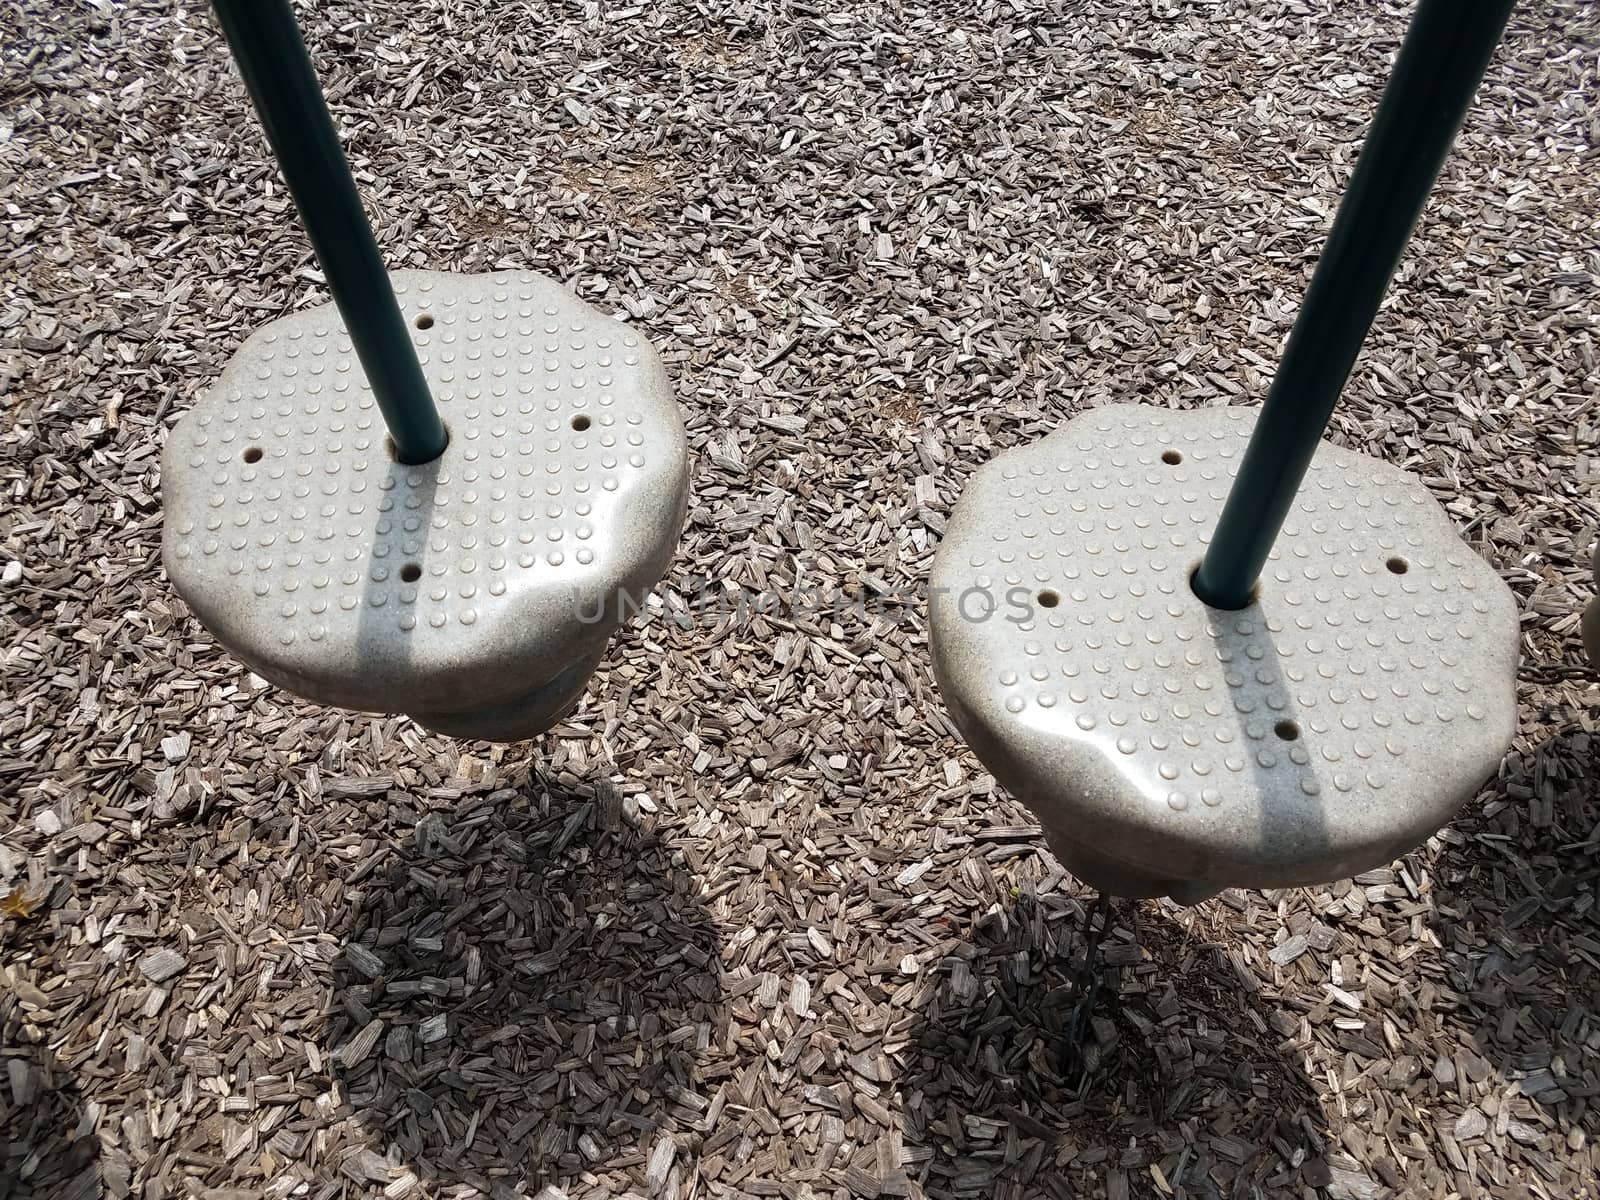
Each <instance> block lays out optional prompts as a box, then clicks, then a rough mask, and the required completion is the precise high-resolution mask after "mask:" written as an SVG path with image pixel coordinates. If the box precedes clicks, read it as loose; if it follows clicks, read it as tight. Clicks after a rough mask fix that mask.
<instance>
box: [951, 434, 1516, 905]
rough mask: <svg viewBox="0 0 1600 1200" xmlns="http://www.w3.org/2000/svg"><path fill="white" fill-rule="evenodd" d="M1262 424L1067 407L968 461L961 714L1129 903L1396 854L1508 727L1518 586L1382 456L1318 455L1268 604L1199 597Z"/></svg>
mask: <svg viewBox="0 0 1600 1200" xmlns="http://www.w3.org/2000/svg"><path fill="white" fill-rule="evenodd" d="M1254 415H1255V414H1254V410H1241V409H1206V410H1203V411H1198V412H1169V411H1166V410H1162V409H1156V408H1144V407H1135V406H1116V407H1110V408H1102V409H1098V410H1096V411H1094V412H1091V413H1088V414H1086V415H1084V416H1081V417H1078V418H1076V419H1075V420H1073V421H1071V422H1069V423H1068V424H1067V425H1065V426H1063V427H1062V428H1061V429H1059V430H1057V431H1056V432H1055V433H1053V434H1051V435H1050V436H1049V437H1046V438H1043V439H1041V440H1040V441H1038V442H1035V443H1034V444H1032V445H1030V446H1027V447H1024V448H1021V449H1017V450H1011V451H1008V452H1007V453H1005V454H1003V455H1001V456H1000V457H998V458H997V459H995V460H994V461H992V462H990V463H988V464H986V465H985V466H983V467H982V468H980V469H979V470H978V471H977V472H976V473H975V474H974V476H973V478H972V480H971V482H970V483H969V484H968V485H967V488H966V492H965V494H964V495H963V496H962V497H961V501H960V503H959V504H958V505H957V506H956V509H955V512H954V514H953V515H952V517H951V520H950V523H949V527H948V529H947V531H946V534H945V538H944V542H943V544H942V545H941V546H940V548H939V552H938V555H937V557H936V559H935V561H934V566H933V573H932V580H931V584H932V600H931V609H932V612H931V618H932V625H931V640H932V647H933V657H934V666H935V670H936V674H937V676H938V680H939V685H940V689H941V691H942V694H943V696H944V699H945V702H946V704H947V705H948V707H949V709H950V712H951V714H952V716H953V717H954V719H955V722H956V725H957V726H958V727H959V729H960V730H961V732H962V734H963V736H965V737H966V739H967V741H968V742H969V743H970V744H971V746H972V748H973V750H974V751H975V752H976V753H977V755H978V757H979V758H980V759H982V760H983V763H984V765H985V766H986V767H988V768H989V770H990V771H992V772H993V773H994V775H995V777H996V778H997V779H998V780H999V781H1000V782H1001V783H1002V784H1004V785H1005V787H1006V788H1008V789H1009V790H1010V791H1011V792H1012V793H1013V794H1015V795H1016V796H1017V797H1018V798H1020V799H1021V800H1022V801H1023V803H1025V804H1026V805H1027V806H1028V807H1029V808H1030V809H1031V810H1032V811H1033V812H1034V813H1035V814H1036V815H1037V816H1038V818H1039V820H1040V822H1041V824H1042V825H1043V826H1044V829H1045V832H1046V836H1047V838H1048V841H1049V843H1050V845H1051V848H1052V849H1053V850H1054V851H1055V852H1056V854H1057V856H1058V857H1059V858H1060V859H1061V861H1062V863H1063V865H1065V866H1066V867H1067V868H1068V869H1069V870H1071V871H1072V872H1073V873H1074V874H1076V875H1078V876H1079V877H1080V878H1082V879H1084V880H1085V881H1086V882H1088V883H1090V884H1093V885H1095V886H1097V887H1099V888H1101V889H1102V890H1105V891H1108V892H1111V893H1114V894H1118V895H1124V896H1149V895H1164V894H1170V895H1173V896H1174V897H1175V898H1177V899H1180V900H1195V899H1199V898H1202V897H1204V896H1206V895H1209V894H1212V893H1214V892H1216V891H1218V890H1220V889H1221V888H1224V887H1229V886H1243V887H1278V886H1289V885H1294V884H1304V883H1313V882H1321V881H1327V880H1332V879H1338V878H1342V877H1344V876H1347V875H1350V874H1353V873H1356V872H1359V871H1362V870H1366V869H1369V868H1371V867H1373V866H1376V865H1379V864H1382V863H1386V862H1389V861H1390V860H1392V859H1393V858H1394V857H1395V856H1397V855H1399V854H1401V853H1404V852H1405V851H1407V850H1409V849H1411V848H1412V847H1414V846H1416V845H1418V844H1419V843H1421V842H1422V841H1424V840H1425V839H1426V838H1427V837H1428V836H1429V835H1430V834H1432V833H1434V832H1435V831H1436V830H1437V829H1438V828H1439V827H1440V826H1441V825H1443V824H1445V823H1446V822H1447V821H1448V820H1449V819H1450V818H1451V816H1452V815H1453V814H1454V813H1455V811H1456V810H1457V808H1458V807H1459V806H1460V805H1461V804H1462V803H1463V802H1464V801H1465V800H1467V799H1468V798H1469V797H1470V796H1471V795H1472V794H1473V793H1474V791H1475V790H1476V789H1477V788H1478V787H1479V785H1480V784H1481V783H1482V782H1483V781H1484V779H1486V778H1487V777H1488V776H1489V775H1491V774H1492V773H1493V772H1494V771H1495V769H1496V767H1497V766H1498V764H1499V762H1500V759H1501V757H1502V755H1503V754H1504V753H1505V750H1506V748H1507V746H1508V745H1509V743H1510V740H1511V735H1512V732H1513V729H1514V726H1515V703H1516V688H1515V679H1516V666H1517V641H1518V636H1517V612H1516V606H1515V604H1514V602H1513V600H1512V597H1511V593H1510V591H1509V589H1507V588H1506V586H1505V584H1504V583H1502V582H1501V580H1500V579H1499V577H1498V576H1497V575H1496V574H1495V573H1494V572H1493V571H1492V570H1490V569H1489V567H1488V566H1487V565H1485V564H1484V563H1483V561H1482V560H1481V559H1479V558H1478V557H1477V555H1476V554H1474V553H1473V552H1472V550H1471V549H1470V548H1469V547H1467V546H1466V545H1465V544H1464V543H1463V542H1462V541H1461V539H1460V538H1459V537H1458V536H1457V535H1456V532H1455V529H1454V526H1453V525H1452V524H1451V522H1450V520H1449V518H1448V517H1447V516H1446V515H1445V513H1444V511H1443V510H1442V509H1441V508H1440V507H1439V505H1438V504H1437V503H1435V502H1434V500H1433V499H1432V497H1430V496H1429V495H1428V493H1427V491H1426V490H1425V489H1424V488H1423V487H1422V486H1421V485H1420V484H1418V483H1417V482H1415V481H1414V480H1412V479H1411V478H1410V477H1408V476H1407V475H1405V474H1404V473H1403V472H1401V471H1398V470H1396V469H1395V468H1393V467H1390V466H1388V465H1387V464H1385V463H1382V462H1379V461H1377V460H1375V459H1371V458H1367V457H1365V456H1363V455H1359V454H1354V453H1351V452H1349V451H1346V450H1341V449H1339V448H1337V447H1335V446H1331V445H1327V444H1323V445H1322V446H1321V447H1320V448H1319V450H1318V451H1317V455H1316V458H1315V460H1314V461H1313V463H1312V466H1311V469H1310V472H1309V473H1308V474H1307V476H1306V480H1305V483H1304V485H1303V486H1302V488H1301V491H1300V494H1299V496H1298V497H1297V499H1296V502H1295V504H1294V507H1293V509H1292V510H1291V512H1290V514H1289V517H1288V519H1287V522H1286V523H1285V526H1284V529H1283V532H1282V534H1281V536H1280V537H1279V538H1278V541H1277V545H1276V546H1275V547H1274V549H1273V551H1272V555H1271V558H1270V560H1269V561H1268V564H1267V566H1266V569H1265V571H1264V572H1263V575H1262V581H1261V587H1260V593H1259V597H1258V599H1257V601H1256V602H1255V603H1253V604H1252V605H1250V606H1249V607H1248V608H1245V609H1242V610H1240V611H1237V612H1227V611H1222V610H1215V609H1209V608H1207V607H1206V606H1205V605H1204V604H1202V603H1201V602H1200V601H1199V600H1198V599H1197V598H1196V597H1195V595H1194V593H1193V592H1192V591H1191V589H1190V585H1189V579H1190V576H1191V575H1192V574H1193V572H1194V570H1195V568H1196V567H1197V566H1198V565H1199V563H1200V559H1201V556H1202V555H1203V553H1204V551H1205V547H1206V544H1207V542H1208V541H1209V539H1210V536H1211V531H1212V530H1213V529H1214V528H1215V527H1216V522H1217V516H1218V513H1219V512H1220V511H1221V507H1222V501H1223V499H1224V497H1225V496H1226V495H1227V491H1228V487H1229V484H1230V483H1231V482H1232V479H1233V476H1234V473H1235V471H1236V469H1237V467H1238V463H1239V458H1240V455H1241V454H1242V453H1243V451H1244V448H1245V444H1246V442H1247V440H1248V438H1249V435H1250V430H1251V426H1252V418H1253V417H1254ZM986 611H987V612H988V613H989V615H988V616H987V619H979V617H980V616H981V614H982V613H984V612H986Z"/></svg>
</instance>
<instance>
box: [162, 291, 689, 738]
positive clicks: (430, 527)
mask: <svg viewBox="0 0 1600 1200" xmlns="http://www.w3.org/2000/svg"><path fill="white" fill-rule="evenodd" d="M392 281H393V284H394V289H395V294H396V296H397V298H398V299H399V302H400V306H401V309H402V311H403V312H404V314H405V318H406V320H407V322H408V323H409V324H410V325H411V326H412V327H413V330H414V337H415V343H416V347H417V355H418V359H419V361H420V363H421V365H422V369H423V373H424V374H425V376H426V377H427V380H428V385H429V390H430V391H431V393H432V395H433V397H434V400H435V402H436V403H437V405H438V408H439V413H440V416H441V417H442V418H443V420H444V423H445V426H446V429H447V430H448V432H449V435H450V442H449V445H448V446H447V447H446V449H445V451H444V453H443V454H442V455H441V456H440V457H439V458H437V459H435V460H434V461H432V462H429V463H422V464H419V465H415V466H407V465H404V464H402V463H399V462H397V461H395V459H394V457H393V454H392V450H391V448H390V446H389V444H388V439H387V434H386V432H385V427H384V422H383V417H382V415H381V414H380V412H379V410H378V407H377V403H376V401H375V400H374V398H373V395H372V393H371V391H370V389H369V388H368V386H367V382H366V376H365V373H364V372H363V371H362V369H361V365H360V362H359V360H358V359H357V358H356V355H355V353H354V351H353V349H352V347H351V344H350V340H349V338H348V336H347V335H346V333H345V331H344V326H343V322H342V321H341V320H340V317H339V313H338V310H337V309H336V308H334V307H333V306H331V305H330V306H327V307H323V308H317V309H312V310H308V311H306V312H301V313H296V314H295V315H293V316H289V317H285V318H283V319H282V320H279V321H276V322H274V323H273V324H271V325H269V326H267V327H265V328H264V329H261V330H260V331H258V332H257V333H256V334H254V335H253V336H252V337H251V338H250V339H249V340H248V341H247V342H246V343H245V344H244V345H243V346H242V347H241V348H240V350H239V352H238V353H237V354H236V355H235V356H234V358H233V360H232V361H231V362H230V363H229V364H228V367H227V369H226V370H225V371H224V372H223V375H222V377H221V378H220V379H219V380H218V381H217V382H216V384H215V385H214V386H213V387H211V388H210V389H209V391H208V392H207V393H206V394H205V395H204V396H202V397H201V399H200V401H199V402H198V403H197V404H196V405H195V407H194V408H193V409H192V410H191V411H190V412H189V413H187V414H186V415H185V416H184V417H183V418H182V420H180V421H179V422H178V423H177V424H176V426H175V427H174V428H173V430H172V433H171V436H170V437H169V439H168V441H167V445H166V449H165V452H164V454H163V458H162V488H163V492H164V503H165V510H166V524H165V531H164V537H163V558H164V560H165V563H166V568H167V572H168V574H169V575H170V576H171V578H172V581H173V583H174V585H175V586H176V587H177V589H178V591H179V592H180V593H181V594H182V596H183V598H184V599H185V600H186V601H187V602H188V604H189V606H190V607H191V608H192V609H193V610H194V612H195V615H196V616H197V617H199V619H200V620H201V621H202V622H203V623H204V624H205V626H206V627H207V628H208V629H209V630H210V631H211V632H212V633H213V634H214V635H215V636H216V638H217V640H218V641H220V642H221V643H222V644H223V645H224V646H226V647H227V648H228V649H229V650H231V651H232V652H233V653H234V654H235V655H237V656H238V657H239V658H240V659H242V660H243V661H244V662H245V663H246V664H247V665H248V666H249V667H250V668H251V669H252V670H254V671H256V672H257V673H259V674H260V675H262V676H264V677H265V678H267V679H269V680H271V681H272V682H274V683H276V684H278V685H280V686H282V687H284V688H287V689H288V690H290V691H292V692H295V693H298V694H299V695H302V696H305V697H308V698H309V699H312V700H316V701H319V702H321V703H324V704H330V705H337V706H340V707H344V708H354V709H361V710H364V711H368V712H404V713H409V714H411V715H412V716H413V717H414V718H416V720H417V721H419V722H420V723H421V724H423V725H426V726H428V727H429V728H432V729H436V730H439V731H440V732H444V733H449V734H453V735H456V736H460V737H481V738H487V739H492V740H498V741H510V740H516V739H519V738H524V737H531V736H532V735H534V734H536V733H539V732H541V731H542V730H544V729H547V728H549V727H550V726H551V725H552V724H554V723H555V722H556V721H557V720H559V719H560V717H561V716H562V715H563V714H564V713H565V712H566V711H568V710H569V709H570V708H571V707H572V706H573V705H574V704H575V703H576V702H577V700H578V698H579V696H580V695H581V694H582V691H583V688H584V686H585V684H586V683H587V681H588V678H589V676H590V675H591V674H592V673H593V671H594V669H595V667H596V665H597V664H598V663H599V661H600V659H601V657H602V655H603V653H604V650H605V645H606V642H607V640H608V639H609V637H610V635H611V633H612V631H613V630H615V629H616V627H617V625H618V624H619V623H620V622H621V620H623V619H624V618H625V617H626V616H627V615H628V614H629V612H630V611H632V607H631V606H637V605H639V604H641V603H642V602H643V600H644V597H645V595H646V593H648V591H649V590H650V588H651V587H652V586H653V585H654V584H655V582H656V581H657V580H658V579H659V578H660V577H661V574H662V572H663V571H664V570H665V568H666V564H667V562H668V560H669V558H670V557H671V554H672V549H673V546H674V544H675V543H676V541H677V538H678V533H679V531H680V528H681V526H682V522H683V515H684V507H685V502H686V498H687V490H688V470H687V466H688V460H687V448H686V443H685V439H684V433H683V423H682V419H681V417H680V416H679V414H678V411H677V407H676V405H675V404H674V402H673V399H672V390H671V385H670V384H669V382H668V380H667V377H666V373H665V372H664V371H663V369H662V367H661V364H660V362H659V360H658V359H657V358H656V356H655V354H654V352H653V351H652V350H651V348H650V347H649V345H648V344H647V343H646V342H645V341H644V339H642V338H641V337H639V336H638V335H637V334H635V333H634V332H632V331H631V330H630V329H628V328H627V327H626V326H624V325H622V324H620V323H618V322H617V321H614V320H612V319H611V318H609V317H607V316H605V315H604V314H602V313H600V312H598V311H596V310H595V309H593V308H591V307H590V306H589V305H587V304H585V303H583V302H582V301H580V300H578V299H576V298H575V297H573V296H572V295H570V294H569V293H567V292H566V291H564V290H563V289H562V288H561V287H560V286H559V285H557V284H556V283H554V282H552V281H550V280H548V279H545V278H543V277H541V276H538V275H533V274H529V273H526V272H505V273H497V274H492V275H475V276H456V275H447V274H441V273H437V272H428V271H400V272H396V273H395V274H394V275H393V276H392Z"/></svg>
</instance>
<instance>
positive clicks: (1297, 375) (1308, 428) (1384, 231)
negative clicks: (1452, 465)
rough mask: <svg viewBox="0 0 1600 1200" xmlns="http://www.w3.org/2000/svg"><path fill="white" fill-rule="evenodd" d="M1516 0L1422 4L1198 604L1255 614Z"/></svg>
mask: <svg viewBox="0 0 1600 1200" xmlns="http://www.w3.org/2000/svg"><path fill="white" fill-rule="evenodd" d="M1514 3H1515V0H1421V2H1420V3H1419V4H1418V5H1417V9H1416V13H1415V15H1414V16H1413V17H1412V19H1411V28H1410V29H1409V30H1408V31H1407V32H1406V38H1405V42H1404V44H1402V45H1401V47H1400V56H1399V58H1398V59H1396V61H1395V64H1394V73H1393V74H1392V75H1391V76H1390V78H1389V84H1388V86H1387V87H1386V88H1384V91H1383V98H1382V100H1380V101H1379V102H1378V113H1377V116H1376V117H1374V118H1373V121H1372V128H1371V130H1370V131H1369V132H1368V134H1367V140H1366V144H1365V145H1364V146H1363V147H1362V149H1361V157H1360V158H1359V159H1358V160H1357V161H1356V169H1355V173H1354V174H1353V175H1352V177H1351V179H1350V186H1349V189H1348V191H1346V193H1345V198H1344V200H1343V202H1342V203H1341V204H1340V206H1339V215H1338V216H1337V217H1335V218H1334V222H1333V231H1332V232H1331V233H1330V234H1329V235H1328V244H1327V246H1326V247H1325V248H1324V249H1323V252H1322V258H1321V260H1320V261H1319V262H1318V263H1317V269H1316V271H1315V272H1314V273H1313V275H1312V277H1311V286H1310V287H1309V288H1308V289H1307V290H1306V298H1305V303H1304V304H1302V305H1301V307H1300V315H1299V317H1298V318H1297V319H1296V320H1295V323H1294V329H1293V330H1291V331H1290V334H1289V344H1288V347H1287V348H1286V349H1285V350H1284V354H1283V362H1282V363H1281V364H1280V365H1279V367H1278V373H1277V376H1276V377H1275V378H1274V379H1273V381H1272V387H1271V388H1270V389H1269V391H1268V392H1267V399H1266V402H1265V403H1264V404H1263V405H1262V408H1261V416H1260V417H1259V418H1258V419H1257V421H1256V427H1255V431H1254V432H1253V433H1252V434H1251V436H1250V444H1249V446H1248V448H1247V449H1246V450H1245V454H1244V458H1243V460H1241V462H1240V464H1239V474H1238V476H1237V477H1236V478H1235V480H1234V483H1233V488H1232V489H1231V490H1230V491H1229V493H1228V499H1227V502H1226V503H1225V504H1224V505H1223V508H1222V516H1221V517H1220V518H1219V519H1218V521H1217V528H1216V532H1215V533H1214V534H1213V535H1212V538H1211V545H1210V547H1209V548H1208V549H1207V551H1206V556H1205V559H1204V561H1203V562H1202V563H1201V564H1200V569H1199V571H1197V572H1196V573H1195V577H1194V590H1195V594H1196V595H1197V596H1199V597H1200V599H1201V600H1203V601H1205V602H1206V603H1207V604H1209V605H1212V606H1213V607H1216V608H1229V609H1234V608H1243V607H1244V606H1245V605H1247V604H1249V603H1250V600H1251V597H1252V594H1253V592H1254V589H1255V584H1256V580H1257V579H1258V578H1259V577H1260V575H1261V568H1262V566H1263V565H1264V564H1265V563H1266V561H1267V555H1268V554H1269V553H1270V552H1271V550H1272V543H1273V542H1274V541H1275V540H1276V539H1277V536H1278V530H1279V529H1280V528H1281V527H1282V525H1283V519H1284V517H1285V516H1286V515H1288V512H1289V506H1290V505H1291V504H1292V503H1294V497H1295V493H1296V492H1297V491H1298V490H1299V488H1300V481H1301V480H1302V479H1303V478H1304V477H1305V473H1306V468H1307V467H1309V466H1310V465H1311V456H1312V455H1313V454H1314V453H1315V452H1316V448H1317V443H1318V442H1319V441H1320V440H1321V439H1322V431H1323V430H1324V429H1326V428H1327V426H1328V420H1329V418H1330V417H1332V416H1333V406H1334V404H1335V403H1336V402H1337V401H1338V399H1339V393H1340V391H1341V390H1343V388H1344V383H1345V380H1346V379H1347V378H1348V377H1349V375H1350V368H1351V367H1352V366H1354V365H1355V361H1356V355H1357V354H1359V353H1360V351H1361V343H1362V341H1363V340H1364V339H1365V338H1366V335H1367V329H1368V327H1369V326H1371V324H1372V318H1373V317H1374V316H1375V315H1377V312H1378V305H1379V303H1380V302H1381V301H1382V300H1383V294H1384V292H1385V291H1386V290H1387V289H1388V287H1389V280H1390V279H1391V278H1392V277H1393V275H1394V270H1395V267H1396V266H1397V265H1398V263H1399V261H1400V254H1401V251H1403V250H1404V249H1405V244H1406V241H1407V239H1409V238H1410V236H1411V230H1412V229H1413V228H1414V227H1415V226H1416V223H1417V218H1418V217H1419V216H1421V214H1422V206H1423V204H1424V202H1425V201H1426V200H1427V198H1428V192H1429V190H1430V189H1431V188H1432V187H1433V181H1434V179H1435V178H1437V177H1438V174H1439V167H1440V166H1441V164H1443V162H1444V157H1445V155H1446V154H1447V153H1449V150H1450V144H1451V142H1453V141H1454V140H1455V136H1456V131H1457V130H1458V129H1460V127H1461V122H1462V120H1463V118H1464V117H1465V116H1466V113H1467V106H1468V105H1469V104H1471V102H1472V94H1473V92H1474V91H1476V90H1477V87H1478V82H1479V81H1480V80H1481V79H1482V78H1483V73H1484V71H1485V69H1487V67H1488V65H1489V58H1490V56H1491V55H1492V54H1493V53H1494V48H1495V45H1496V44H1497V43H1498V42H1499V40H1500V35H1501V33H1502V32H1503V31H1504V29H1505V25H1506V21H1507V20H1508V19H1509V18H1510V16H1511V9H1512V6H1513V4H1514Z"/></svg>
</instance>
